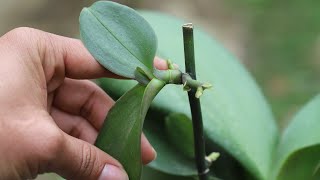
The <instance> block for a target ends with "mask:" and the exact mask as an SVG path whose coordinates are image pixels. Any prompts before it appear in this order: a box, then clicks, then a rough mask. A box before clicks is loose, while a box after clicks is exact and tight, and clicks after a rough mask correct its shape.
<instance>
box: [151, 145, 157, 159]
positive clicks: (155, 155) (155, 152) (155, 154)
mask: <svg viewBox="0 0 320 180" xmlns="http://www.w3.org/2000/svg"><path fill="white" fill-rule="evenodd" d="M152 151H153V153H154V158H153V159H152V161H154V160H155V159H157V155H158V154H157V151H156V150H155V149H154V148H152Z"/></svg>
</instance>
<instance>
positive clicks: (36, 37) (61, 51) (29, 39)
mask: <svg viewBox="0 0 320 180" xmlns="http://www.w3.org/2000/svg"><path fill="white" fill-rule="evenodd" d="M0 57H1V60H0V142H1V145H0V159H1V161H0V179H10V180H11V179H29V178H35V177H36V176H37V175H38V174H41V173H45V172H55V173H57V174H59V175H61V176H62V177H64V178H67V179H80V180H81V179H83V180H90V179H99V180H100V179H107V180H122V179H128V176H127V175H126V173H125V171H124V170H123V168H122V166H121V164H120V163H119V162H118V161H117V160H115V159H114V158H112V157H111V156H110V155H108V154H106V153H104V152H103V151H101V150H99V149H98V148H96V147H95V146H93V145H92V144H93V143H94V141H95V139H96V137H97V133H98V131H99V129H100V127H101V126H102V123H103V121H104V119H105V116H106V114H107V112H108V110H109V109H110V108H111V106H112V105H113V104H114V101H113V100H112V99H111V98H110V97H109V96H108V95H107V94H106V93H104V91H102V90H101V89H100V88H99V87H98V86H97V85H95V84H94V83H92V82H91V81H89V80H83V79H94V78H99V77H115V78H117V76H116V75H114V74H112V73H111V72H109V71H107V70H105V69H104V68H103V67H102V66H101V65H99V64H98V63H97V61H95V60H94V58H93V57H92V56H91V55H90V53H89V52H88V51H87V50H86V48H85V47H84V46H83V44H82V43H81V42H80V41H79V40H76V39H71V38H67V37H62V36H58V35H54V34H50V33H46V32H43V31H40V30H36V29H32V28H17V29H14V30H12V31H10V32H8V33H7V34H5V35H3V36H2V37H1V38H0ZM155 66H156V67H157V68H159V69H165V68H166V66H167V65H166V62H164V61H161V60H159V59H157V58H156V60H155ZM141 148H142V150H141V153H142V161H143V163H144V164H147V163H149V162H150V161H152V160H153V159H155V157H156V153H155V151H154V149H153V148H152V146H151V145H150V143H149V142H148V140H147V139H146V138H145V136H144V135H142V137H141Z"/></svg>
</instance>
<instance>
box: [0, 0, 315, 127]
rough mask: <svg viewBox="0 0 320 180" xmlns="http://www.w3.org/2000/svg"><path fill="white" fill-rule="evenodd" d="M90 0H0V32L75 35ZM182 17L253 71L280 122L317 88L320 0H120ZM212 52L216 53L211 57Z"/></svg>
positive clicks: (130, 4) (0, 33) (284, 120)
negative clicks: (27, 30)
mask: <svg viewBox="0 0 320 180" xmlns="http://www.w3.org/2000/svg"><path fill="white" fill-rule="evenodd" d="M93 2H94V1H93V0H87V1H84V0H68V1H63V0H28V1H20V0H10V1H8V0H0V3H1V6H0V22H1V23H0V35H3V34H4V33H6V32H7V31H9V30H11V29H13V28H15V27H20V26H29V27H34V28H38V29H42V30H44V31H49V32H52V33H56V34H60V35H63V36H69V37H77V35H78V16H79V13H80V11H81V9H82V8H83V7H84V6H89V5H91V4H92V3H93ZM117 2H120V3H123V4H126V5H129V6H131V7H133V8H138V9H147V10H155V11H160V12H164V13H168V14H171V15H174V16H178V17H181V18H184V19H186V20H188V21H190V22H193V23H194V24H195V26H196V27H202V28H203V29H204V30H206V31H207V32H209V33H210V34H212V36H213V37H215V38H216V39H217V40H218V41H219V42H221V44H223V46H224V47H225V48H226V49H228V50H229V51H230V52H231V53H232V54H234V55H235V56H236V57H237V58H238V59H239V60H240V61H241V62H242V63H243V64H244V65H245V66H246V67H247V68H248V70H249V71H250V72H251V73H252V75H253V76H254V78H255V79H256V81H257V82H258V84H259V85H260V87H261V89H262V91H263V93H264V94H265V96H266V97H267V99H268V101H269V102H270V104H271V106H272V110H273V112H274V114H275V117H276V118H277V120H278V123H279V125H280V127H282V128H283V127H285V125H286V124H287V123H288V122H289V120H290V117H291V116H292V115H293V114H294V113H295V112H296V111H297V110H298V109H299V108H300V107H301V106H302V105H303V104H304V103H306V102H307V101H308V100H309V99H310V98H312V97H313V96H314V95H315V94H317V92H318V91H319V90H320V88H319V87H318V82H319V77H318V76H317V75H318V74H319V73H320V68H319V67H320V33H319V30H320V1H316V0H282V1H279V0H197V1H194V0H161V1H154V0H153V1H152V0H135V1H133V0H131V1H130V0H119V1H117ZM212 58H215V57H212Z"/></svg>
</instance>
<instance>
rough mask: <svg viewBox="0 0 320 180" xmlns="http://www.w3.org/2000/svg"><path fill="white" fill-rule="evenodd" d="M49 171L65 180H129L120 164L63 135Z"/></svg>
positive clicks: (101, 152) (90, 146)
mask: <svg viewBox="0 0 320 180" xmlns="http://www.w3.org/2000/svg"><path fill="white" fill-rule="evenodd" d="M65 137H66V138H65V143H63V145H62V149H61V151H60V153H59V155H58V156H57V159H56V160H55V161H54V162H53V163H52V166H51V168H52V169H51V170H52V171H53V172H55V173H57V174H59V175H61V176H63V177H64V178H66V179H79V180H91V179H92V180H96V179H98V180H129V178H128V176H127V174H126V172H125V171H124V170H123V168H122V166H121V164H120V163H119V162H118V161H117V160H115V159H114V158H112V157H111V156H110V155H108V154H106V153H105V152H103V151H101V150H100V149H98V148H97V147H95V146H93V145H91V144H90V143H87V142H85V141H82V140H80V139H77V138H74V137H71V136H69V135H67V134H66V135H65Z"/></svg>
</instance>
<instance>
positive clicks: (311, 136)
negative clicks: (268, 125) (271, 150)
mask: <svg viewBox="0 0 320 180" xmlns="http://www.w3.org/2000/svg"><path fill="white" fill-rule="evenodd" d="M319 107H320V95H318V96H316V97H315V98H314V99H313V100H312V101H311V102H309V103H308V104H307V105H306V106H305V107H304V108H303V109H302V110H301V111H300V112H298V113H297V115H296V116H295V117H294V118H293V120H292V122H291V123H290V124H289V126H288V127H287V129H286V130H285V131H284V133H283V135H282V138H281V140H280V144H279V148H278V150H277V152H276V158H275V168H274V175H275V176H278V177H277V179H279V180H282V179H283V180H287V179H290V180H300V179H301V177H304V178H303V179H313V178H314V177H315V175H317V177H318V178H314V179H319V172H317V171H319V170H317V168H318V169H319V166H320V131H319V130H320V121H319V119H320V111H319Z"/></svg>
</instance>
